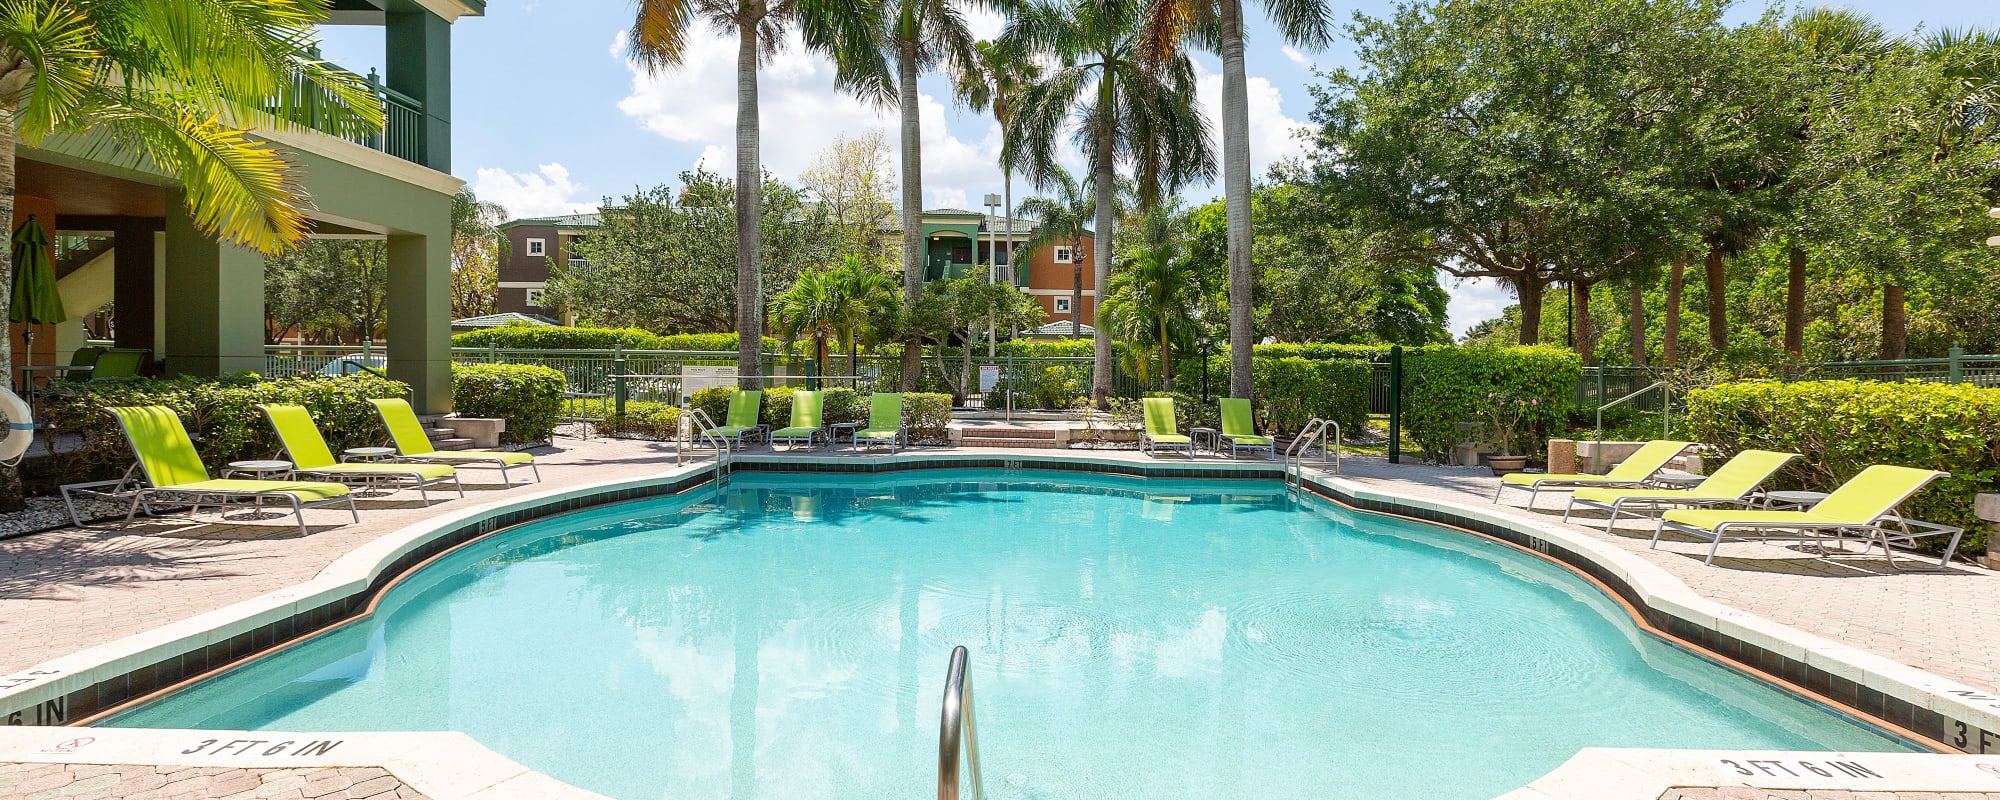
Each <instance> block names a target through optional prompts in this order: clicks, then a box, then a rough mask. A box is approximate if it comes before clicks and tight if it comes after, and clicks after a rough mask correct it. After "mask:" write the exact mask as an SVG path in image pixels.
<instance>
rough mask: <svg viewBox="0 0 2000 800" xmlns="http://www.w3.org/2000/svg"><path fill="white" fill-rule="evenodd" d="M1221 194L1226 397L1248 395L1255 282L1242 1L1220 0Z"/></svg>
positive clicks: (1248, 104)
mask: <svg viewBox="0 0 2000 800" xmlns="http://www.w3.org/2000/svg"><path fill="white" fill-rule="evenodd" d="M1222 195H1223V212H1224V215H1225V217H1226V218H1227V222H1228V232H1227V242H1228V244H1229V396H1230V397H1246V398H1247V397H1250V396H1251V374H1250V370H1251V364H1252V360H1251V356H1252V355H1254V353H1253V352H1252V348H1253V347H1254V346H1255V345H1256V341H1255V335H1256V334H1255V332H1254V331H1252V330H1251V329H1250V324H1251V314H1250V311H1251V303H1252V294H1253V289H1254V288H1255V285H1256V273H1255V271H1254V270H1253V269H1252V263H1253V262H1252V261H1251V259H1250V247H1251V244H1252V242H1253V241H1254V240H1253V238H1252V236H1251V233H1250V90H1249V78H1248V77H1247V76H1246V75H1245V73H1244V68H1243V4H1242V2H1241V0H1222Z"/></svg>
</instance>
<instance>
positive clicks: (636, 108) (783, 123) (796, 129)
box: [614, 15, 1000, 207]
mask: <svg viewBox="0 0 2000 800" xmlns="http://www.w3.org/2000/svg"><path fill="white" fill-rule="evenodd" d="M973 16H974V17H975V18H973V19H971V20H970V21H971V22H973V23H974V26H975V27H978V26H979V25H982V24H987V23H988V22H990V21H988V20H984V19H983V18H977V17H976V15H973ZM997 19H998V18H997V17H995V20H997ZM992 24H994V25H997V24H998V23H997V22H992ZM688 48H689V52H688V54H687V58H686V60H685V62H684V63H685V66H684V67H682V68H681V69H679V70H676V71H673V72H668V73H663V74H659V75H651V74H648V73H647V72H646V70H645V69H644V68H643V67H640V66H638V65H637V64H632V63H630V62H627V67H628V68H629V69H631V71H632V88H631V91H630V93H629V94H628V95H627V96H626V97H625V99H623V100H620V101H619V103H618V108H619V110H621V111H623V112H625V114H626V115H627V116H628V117H631V118H632V119H633V120H634V121H636V122H638V124H639V125H640V126H641V127H643V128H645V129H646V130H649V131H652V132H653V133H655V134H658V135H659V136H661V137H663V138H665V139H667V140H669V141H674V142H682V143H686V144H691V145H700V146H701V155H700V157H699V159H698V162H699V163H701V164H702V165H704V166H706V167H708V168H709V169H710V170H713V171H717V172H721V173H723V174H725V175H727V174H733V172H734V170H735V166H734V165H735V155H736V45H735V43H734V40H732V39H727V38H724V37H718V36H702V37H696V38H693V39H691V40H690V41H689V42H688ZM614 55H616V56H617V57H619V58H621V59H622V58H623V55H622V51H619V52H617V53H614ZM757 77H758V82H757V91H758V99H759V103H758V112H759V126H758V127H759V141H758V151H759V155H760V156H761V158H762V160H763V164H764V168H765V169H766V170H769V171H770V172H771V174H773V175H775V176H777V177H778V178H780V179H782V180H788V181H790V180H796V179H797V178H798V176H799V173H800V172H803V171H804V170H805V169H806V168H807V167H808V166H810V165H811V164H812V161H813V158H814V157H815V156H817V155H818V154H819V152H820V151H821V150H822V149H824V148H825V147H826V146H827V145H829V144H831V143H832V142H833V139H834V137H836V136H846V137H849V138H852V137H854V136H857V135H860V134H861V133H864V132H866V131H868V130H870V129H881V130H883V131H884V132H885V134H886V137H887V139H888V141H889V146H890V148H891V158H890V162H891V170H892V171H893V170H895V169H896V167H897V166H898V165H899V164H900V163H901V159H900V157H899V156H896V155H895V150H894V148H896V147H897V132H898V129H899V125H898V123H897V114H896V110H895V109H894V108H876V107H873V106H870V105H867V104H865V103H862V102H861V101H859V100H857V99H855V98H854V97H853V96H851V95H848V94H845V93H843V92H840V91H838V90H836V89H835V88H834V85H833V65H832V64H831V63H830V62H828V61H826V60H825V59H824V58H822V57H820V56H818V55H816V54H812V53H808V52H806V50H805V47H804V46H803V44H802V42H801V41H800V39H799V37H798V35H797V34H793V35H791V36H790V37H789V41H788V42H787V46H786V48H785V50H784V51H783V52H781V53H779V54H778V56H777V57H776V58H775V59H773V60H772V61H771V63H769V64H766V65H764V67H763V68H762V69H760V70H758V76H757ZM946 116H947V115H946V109H945V105H944V104H943V103H941V102H939V101H938V100H937V99H936V98H934V97H932V96H930V95H920V107H919V109H918V119H919V121H920V123H921V125H922V128H923V148H924V149H923V164H924V175H923V177H924V186H925V192H924V203H925V205H926V206H928V207H938V206H943V205H954V204H957V205H962V204H963V203H964V202H965V201H966V198H967V197H968V196H970V195H973V194H976V193H978V192H979V191H984V190H986V189H987V188H988V187H991V188H992V189H993V190H998V188H999V183H1000V176H999V170H998V168H997V167H995V166H994V165H995V164H996V163H997V162H998V160H999V148H1000V129H999V126H998V125H997V124H993V123H990V122H989V123H988V124H987V126H986V131H985V133H984V134H983V135H982V137H981V138H980V139H979V140H978V141H970V142H969V141H965V140H961V139H959V138H958V137H956V136H953V135H952V134H951V132H950V131H949V130H948V129H947V128H946V125H945V122H946Z"/></svg>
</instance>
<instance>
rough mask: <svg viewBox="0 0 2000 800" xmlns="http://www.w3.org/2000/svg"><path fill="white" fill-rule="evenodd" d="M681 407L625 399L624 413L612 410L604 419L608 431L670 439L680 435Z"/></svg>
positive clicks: (615, 433) (614, 433)
mask: <svg viewBox="0 0 2000 800" xmlns="http://www.w3.org/2000/svg"><path fill="white" fill-rule="evenodd" d="M680 421H681V409H680V406H676V405H673V404H671V403H650V402H642V401H636V400H635V401H627V402H626V403H625V413H624V414H623V415H620V414H618V413H616V412H613V413H612V415H611V418H610V419H608V420H605V427H606V429H607V430H608V432H609V433H611V434H613V435H617V434H632V433H636V434H640V435H643V436H650V437H653V438H655V439H672V438H674V437H675V436H678V435H680Z"/></svg>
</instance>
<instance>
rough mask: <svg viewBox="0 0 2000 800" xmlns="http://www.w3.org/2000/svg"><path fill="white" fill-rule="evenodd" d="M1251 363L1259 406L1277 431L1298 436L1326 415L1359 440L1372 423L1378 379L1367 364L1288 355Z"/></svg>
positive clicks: (1345, 433) (1343, 430) (1346, 360)
mask: <svg viewBox="0 0 2000 800" xmlns="http://www.w3.org/2000/svg"><path fill="white" fill-rule="evenodd" d="M1251 364H1252V367H1251V377H1252V380H1253V385H1254V386H1255V387H1256V391H1257V401H1258V404H1259V405H1261V406H1263V409H1264V413H1265V417H1266V421H1267V423H1268V424H1270V425H1274V426H1276V427H1277V428H1278V430H1281V431H1285V432H1296V431H1298V430H1301V429H1303V428H1304V427H1305V426H1306V423H1307V422H1310V421H1312V418H1313V417H1325V418H1327V419H1330V420H1333V421H1334V422H1337V423H1339V424H1340V430H1341V432H1342V433H1343V434H1344V435H1347V436H1358V435H1360V433H1361V430H1362V426H1364V425H1366V424H1367V423H1368V389H1369V386H1370V384H1371V383H1372V382H1373V380H1374V368H1373V367H1371V366H1369V365H1368V362H1366V361H1356V360H1350V359H1334V358H1329V359H1318V360H1315V359H1309V358H1301V357H1299V356H1288V357H1285V358H1257V359H1255V360H1254V361H1252V362H1251ZM1218 413H1219V412H1218Z"/></svg>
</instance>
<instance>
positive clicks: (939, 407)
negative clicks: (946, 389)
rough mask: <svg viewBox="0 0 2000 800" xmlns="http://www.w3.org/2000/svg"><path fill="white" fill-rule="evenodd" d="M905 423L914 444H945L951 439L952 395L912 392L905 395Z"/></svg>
mask: <svg viewBox="0 0 2000 800" xmlns="http://www.w3.org/2000/svg"><path fill="white" fill-rule="evenodd" d="M903 423H904V425H905V426H907V427H908V428H909V429H910V441H912V442H943V441H946V440H948V439H950V438H951V430H950V427H949V426H950V425H951V395H948V394H940V393H936V392H912V393H910V394H906V395H903Z"/></svg>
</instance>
